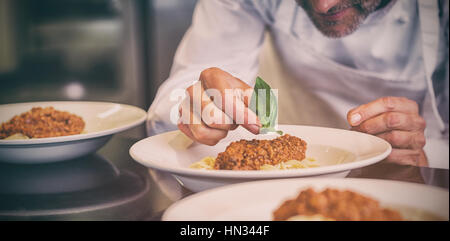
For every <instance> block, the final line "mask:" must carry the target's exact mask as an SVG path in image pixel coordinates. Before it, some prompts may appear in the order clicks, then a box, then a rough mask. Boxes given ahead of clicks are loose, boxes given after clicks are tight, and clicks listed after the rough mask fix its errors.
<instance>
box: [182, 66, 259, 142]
mask: <svg viewBox="0 0 450 241" xmlns="http://www.w3.org/2000/svg"><path fill="white" fill-rule="evenodd" d="M186 91H187V93H188V96H187V97H186V98H185V99H184V101H183V102H182V104H181V105H180V109H179V113H180V119H179V120H178V129H180V130H181V131H182V132H183V133H184V134H186V135H187V136H188V137H189V138H191V139H192V140H194V141H197V142H200V143H203V144H206V145H215V144H217V142H219V141H220V140H221V139H223V138H225V137H226V136H227V133H228V131H229V130H234V129H236V128H237V127H238V125H242V126H243V127H244V128H246V129H247V130H249V131H250V132H252V133H253V134H258V133H259V128H260V126H261V124H260V122H259V120H258V118H257V116H256V114H255V113H254V112H252V111H251V110H250V109H248V105H249V102H250V98H251V94H252V93H253V88H252V87H250V86H249V85H247V84H246V83H244V82H243V81H242V80H240V79H238V78H236V77H234V76H232V75H231V74H229V73H227V72H225V71H223V70H221V69H219V68H208V69H205V70H203V71H202V72H201V74H200V78H199V81H198V82H196V83H195V84H193V85H191V86H190V87H188V88H187V89H186Z"/></svg>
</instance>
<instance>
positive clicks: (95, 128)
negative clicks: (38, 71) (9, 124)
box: [0, 101, 147, 163]
mask: <svg viewBox="0 0 450 241" xmlns="http://www.w3.org/2000/svg"><path fill="white" fill-rule="evenodd" d="M49 106H52V107H54V108H55V109H56V110H60V111H68V112H70V113H72V114H75V115H78V116H80V117H82V118H83V120H84V122H85V123H86V126H85V129H84V131H83V133H82V134H78V135H69V136H61V137H49V138H35V139H26V140H0V160H1V161H4V162H11V163H46V162H56V161H64V160H69V159H74V158H77V157H81V156H84V155H87V154H89V153H92V152H95V151H96V150H98V149H99V148H100V147H102V146H103V145H104V144H105V143H106V142H107V141H108V140H109V139H110V138H111V137H112V135H113V134H116V133H118V132H121V131H124V130H127V129H130V128H132V127H135V126H137V125H139V124H142V123H143V122H144V121H145V119H146V115H147V114H146V112H145V111H144V110H142V109H140V108H137V107H134V106H130V105H123V104H116V103H107V102H75V101H58V102H30V103H18V104H6V105H0V123H3V122H6V121H9V120H10V119H11V118H13V117H14V116H15V115H19V114H21V113H24V112H27V111H29V110H31V108H33V107H49Z"/></svg>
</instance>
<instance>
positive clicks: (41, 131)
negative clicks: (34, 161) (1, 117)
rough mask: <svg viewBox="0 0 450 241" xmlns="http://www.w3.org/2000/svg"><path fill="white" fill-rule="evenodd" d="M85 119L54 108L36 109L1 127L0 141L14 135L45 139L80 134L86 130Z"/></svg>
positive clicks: (16, 117) (15, 117) (17, 116)
mask: <svg viewBox="0 0 450 241" xmlns="http://www.w3.org/2000/svg"><path fill="white" fill-rule="evenodd" d="M84 126H85V123H84V121H83V119H82V118H81V117H79V116H77V115H74V114H71V113H69V112H66V111H58V110H55V109H54V108H53V107H46V108H42V107H34V108H32V109H31V110H30V111H28V112H25V113H22V114H20V115H16V116H14V117H13V118H12V119H11V120H10V121H8V122H5V123H2V124H1V126H0V139H4V138H7V137H9V136H12V135H14V134H18V133H20V134H23V135H25V136H27V137H29V138H44V137H56V136H67V135H75V134H80V133H81V132H82V131H83V129H84Z"/></svg>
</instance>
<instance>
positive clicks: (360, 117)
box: [347, 96, 419, 126]
mask: <svg viewBox="0 0 450 241" xmlns="http://www.w3.org/2000/svg"><path fill="white" fill-rule="evenodd" d="M384 112H403V113H408V114H418V113H419V106H418V105H417V103H416V102H415V101H413V100H410V99H407V98H404V97H392V96H388V97H382V98H379V99H377V100H374V101H372V102H369V103H367V104H364V105H361V106H358V107H356V108H354V109H352V110H350V111H349V112H348V113H347V120H348V123H350V125H351V126H357V125H359V124H360V123H361V122H363V121H365V120H368V119H370V118H373V117H375V116H377V115H380V114H381V113H384Z"/></svg>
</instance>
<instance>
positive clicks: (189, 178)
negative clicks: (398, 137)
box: [130, 125, 392, 192]
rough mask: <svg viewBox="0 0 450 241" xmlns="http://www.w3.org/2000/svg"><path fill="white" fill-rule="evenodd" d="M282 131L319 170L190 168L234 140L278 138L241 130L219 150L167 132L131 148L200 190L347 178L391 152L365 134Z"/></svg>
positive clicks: (152, 165)
mask: <svg viewBox="0 0 450 241" xmlns="http://www.w3.org/2000/svg"><path fill="white" fill-rule="evenodd" d="M278 129H280V130H282V131H283V132H284V133H287V134H290V135H294V136H297V137H300V138H302V139H303V140H305V141H306V142H307V144H308V146H307V151H306V156H307V157H311V158H314V159H315V160H316V163H317V164H319V165H320V167H314V168H305V169H291V170H273V171H231V170H198V169H192V168H189V166H190V165H191V164H192V163H194V162H197V161H199V160H201V159H202V158H204V157H206V156H213V157H216V156H217V154H218V153H219V152H223V151H224V150H225V148H226V147H227V146H228V145H229V144H230V142H232V141H237V140H240V139H247V140H251V139H272V138H275V137H277V136H278V135H277V134H266V135H253V134H252V133H250V132H248V131H247V130H245V129H243V128H241V127H239V128H238V129H236V130H235V131H231V132H229V134H228V136H227V137H226V138H225V139H223V140H221V141H220V142H219V143H218V144H217V145H215V146H207V145H202V144H198V143H192V142H190V141H188V140H189V139H188V138H187V137H186V136H185V135H184V134H182V133H181V132H180V131H173V132H167V133H164V134H161V135H156V136H152V137H148V138H146V139H143V140H141V141H139V142H137V143H135V144H134V145H133V146H132V147H131V149H130V155H131V156H132V157H133V159H135V160H136V161H138V162H139V163H141V164H143V165H145V166H147V167H150V168H154V169H157V170H161V171H165V172H169V173H172V174H174V175H175V177H176V178H177V179H178V180H179V181H180V182H181V183H182V184H183V185H184V186H185V187H186V188H188V189H190V190H192V191H195V192H196V191H202V190H206V189H209V188H214V187H218V186H222V185H226V184H232V183H239V182H244V181H252V180H258V179H272V178H287V177H307V176H321V175H328V176H334V177H345V176H346V175H347V174H348V172H349V171H350V170H351V169H354V168H360V167H364V166H368V165H371V164H373V163H376V162H378V161H381V160H383V159H384V158H386V157H387V156H388V155H389V154H390V152H391V149H392V148H391V145H390V144H389V143H388V142H386V141H384V140H383V139H381V138H378V137H375V136H372V135H367V134H363V133H360V132H354V131H347V130H341V129H332V128H323V127H312V126H297V125H280V126H279V127H278Z"/></svg>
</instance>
